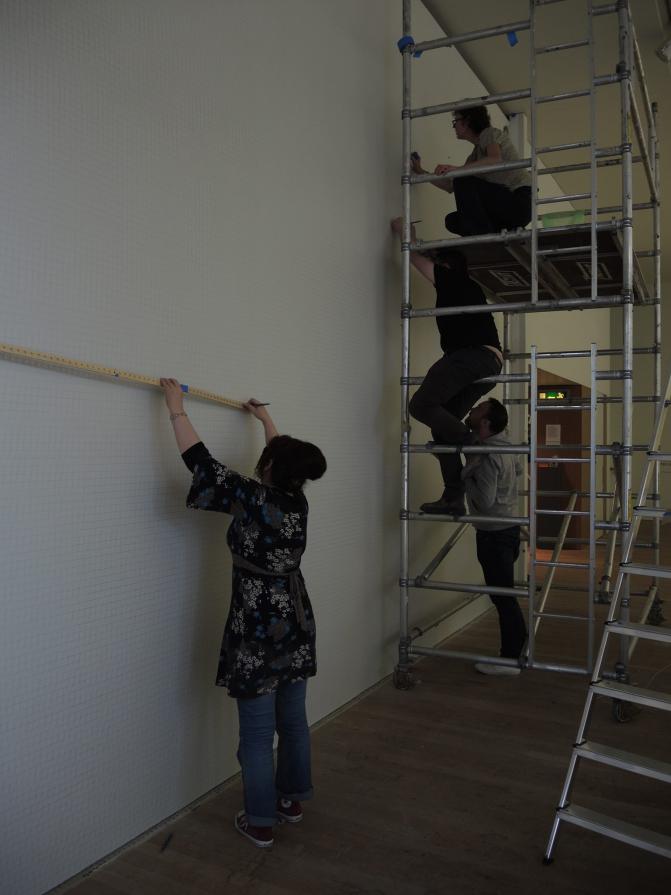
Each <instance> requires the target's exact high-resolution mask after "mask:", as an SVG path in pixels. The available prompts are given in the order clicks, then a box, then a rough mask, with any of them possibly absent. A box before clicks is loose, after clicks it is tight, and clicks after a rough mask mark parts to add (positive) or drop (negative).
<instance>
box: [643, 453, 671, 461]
mask: <svg viewBox="0 0 671 895" xmlns="http://www.w3.org/2000/svg"><path fill="white" fill-rule="evenodd" d="M648 458H649V459H650V461H651V462H654V463H668V462H669V461H671V454H669V453H667V452H665V451H648Z"/></svg>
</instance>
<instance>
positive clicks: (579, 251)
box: [536, 244, 592, 258]
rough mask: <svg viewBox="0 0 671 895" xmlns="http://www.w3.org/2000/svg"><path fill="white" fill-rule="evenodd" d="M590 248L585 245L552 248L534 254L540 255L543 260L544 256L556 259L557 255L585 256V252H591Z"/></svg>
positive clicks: (539, 250)
mask: <svg viewBox="0 0 671 895" xmlns="http://www.w3.org/2000/svg"><path fill="white" fill-rule="evenodd" d="M591 251H592V247H591V246H590V245H589V244H587V245H581V246H567V247H565V248H561V249H558V248H555V247H554V246H553V247H552V248H549V249H538V250H537V252H536V254H537V255H540V257H541V258H544V257H545V256H546V255H552V257H553V258H554V257H556V256H557V255H586V254H587V252H591Z"/></svg>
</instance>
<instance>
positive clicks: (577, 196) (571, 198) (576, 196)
mask: <svg viewBox="0 0 671 895" xmlns="http://www.w3.org/2000/svg"><path fill="white" fill-rule="evenodd" d="M591 198H592V197H591V195H590V194H589V193H570V194H569V195H567V196H548V198H547V199H538V200H537V201H536V205H554V204H555V203H558V202H577V201H579V200H581V199H591Z"/></svg>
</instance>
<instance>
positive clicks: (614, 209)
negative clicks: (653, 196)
mask: <svg viewBox="0 0 671 895" xmlns="http://www.w3.org/2000/svg"><path fill="white" fill-rule="evenodd" d="M585 198H586V199H589V198H590V195H589V193H587V195H586V196H585ZM656 206H657V203H656V202H634V204H633V205H632V206H631V207H632V208H633V210H634V211H649V210H652V209H654V208H655V207H656ZM576 211H582V212H584V214H591V213H592V209H591V208H589V207H588V208H577V209H576ZM596 213H597V214H623V206H622V205H605V206H603V208H597V210H596ZM634 255H635V256H636V257H637V258H647V257H649V256H648V253H647V252H641V251H636V252H634Z"/></svg>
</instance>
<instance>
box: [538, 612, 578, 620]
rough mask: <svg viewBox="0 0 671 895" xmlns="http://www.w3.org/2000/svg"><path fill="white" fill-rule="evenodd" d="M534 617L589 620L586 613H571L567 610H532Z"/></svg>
mask: <svg viewBox="0 0 671 895" xmlns="http://www.w3.org/2000/svg"><path fill="white" fill-rule="evenodd" d="M534 616H535V618H555V619H559V620H560V621H567V622H588V621H591V619H590V618H589V616H588V615H571V614H570V613H569V612H534Z"/></svg>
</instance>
